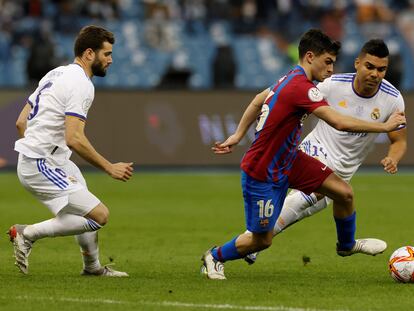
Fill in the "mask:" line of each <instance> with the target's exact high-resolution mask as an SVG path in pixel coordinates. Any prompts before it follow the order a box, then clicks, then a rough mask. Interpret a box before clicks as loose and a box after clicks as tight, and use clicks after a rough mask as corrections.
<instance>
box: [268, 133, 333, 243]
mask: <svg viewBox="0 0 414 311" xmlns="http://www.w3.org/2000/svg"><path fill="white" fill-rule="evenodd" d="M299 149H300V150H301V151H302V152H304V153H306V154H307V155H309V156H311V157H312V158H314V159H316V160H318V161H320V162H321V163H322V164H324V165H327V166H329V167H330V168H333V163H332V162H331V161H330V158H329V154H328V152H327V149H326V148H325V146H324V145H323V144H322V143H321V141H320V140H318V139H316V138H315V137H314V136H313V133H312V132H311V133H310V134H308V136H306V137H305V138H304V140H303V141H302V143H301V144H300V145H299ZM294 165H295V163H294ZM323 198H324V196H323V195H321V194H319V193H311V194H309V195H308V194H306V193H304V192H302V191H299V190H292V191H291V192H290V193H289V194H288V196H287V197H286V200H285V202H284V204H283V208H282V211H281V213H280V216H279V218H278V220H277V222H276V225H275V228H274V234H275V235H276V234H278V233H280V232H281V231H282V230H284V229H285V228H287V227H289V226H290V225H292V224H294V223H296V222H298V221H300V220H301V219H303V218H305V217H309V216H311V215H314V214H316V213H317V212H319V211H321V210H322V209H324V208H325V207H326V206H327V205H328V204H327V201H325V200H323Z"/></svg>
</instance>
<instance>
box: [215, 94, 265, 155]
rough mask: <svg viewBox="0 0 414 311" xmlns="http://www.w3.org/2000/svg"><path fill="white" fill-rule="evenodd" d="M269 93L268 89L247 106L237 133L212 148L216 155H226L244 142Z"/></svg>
mask: <svg viewBox="0 0 414 311" xmlns="http://www.w3.org/2000/svg"><path fill="white" fill-rule="evenodd" d="M269 92H270V89H266V90H264V91H263V92H261V93H259V94H257V95H256V96H255V97H254V98H253V100H252V101H251V102H250V104H249V106H247V108H246V110H245V111H244V113H243V116H242V118H241V119H240V122H239V125H238V126H237V129H236V132H235V133H234V134H233V135H231V136H230V137H229V138H227V139H226V140H225V141H224V142H216V143H215V144H214V146H213V147H212V148H211V149H212V150H213V151H214V153H215V154H226V153H230V152H232V151H233V148H234V146H235V145H237V144H238V143H239V142H240V141H241V140H242V138H243V137H244V135H246V133H247V130H248V129H249V127H250V125H251V124H252V123H253V122H254V121H255V120H256V119H257V117H258V115H259V113H260V111H261V110H262V106H263V103H264V101H265V100H266V97H267V96H268V95H269Z"/></svg>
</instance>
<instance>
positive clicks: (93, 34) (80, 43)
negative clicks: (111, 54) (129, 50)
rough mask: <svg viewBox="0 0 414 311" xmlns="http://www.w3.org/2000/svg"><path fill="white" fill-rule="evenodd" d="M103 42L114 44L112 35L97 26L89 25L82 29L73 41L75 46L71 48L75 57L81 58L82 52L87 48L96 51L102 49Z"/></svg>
mask: <svg viewBox="0 0 414 311" xmlns="http://www.w3.org/2000/svg"><path fill="white" fill-rule="evenodd" d="M104 42H109V43H110V44H114V43H115V36H114V34H113V33H112V32H110V31H108V30H106V29H105V28H102V27H99V26H94V25H91V26H86V27H83V28H82V29H81V31H80V32H79V34H78V36H77V37H76V40H75V46H74V48H73V50H74V52H75V56H82V54H83V52H84V51H85V50H86V49H89V48H91V49H92V50H94V51H97V50H99V49H101V48H102V45H103V43H104Z"/></svg>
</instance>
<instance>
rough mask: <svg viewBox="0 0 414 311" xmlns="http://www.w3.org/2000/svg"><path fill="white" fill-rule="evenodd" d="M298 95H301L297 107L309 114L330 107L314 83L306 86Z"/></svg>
mask: <svg viewBox="0 0 414 311" xmlns="http://www.w3.org/2000/svg"><path fill="white" fill-rule="evenodd" d="M298 94H300V95H299V96H298V97H299V98H298V101H297V105H298V106H299V107H300V108H302V109H304V110H306V111H307V112H308V113H312V112H313V111H314V110H315V109H316V108H319V107H321V106H328V103H327V101H326V100H325V99H324V97H323V94H322V92H321V91H320V90H319V89H318V88H317V87H316V86H314V85H313V83H309V84H306V85H305V86H304V87H303V88H302V91H301V92H298Z"/></svg>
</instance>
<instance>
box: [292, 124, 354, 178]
mask: <svg viewBox="0 0 414 311" xmlns="http://www.w3.org/2000/svg"><path fill="white" fill-rule="evenodd" d="M299 149H300V150H302V151H303V152H305V153H306V154H308V155H310V156H311V157H314V158H315V159H317V160H319V161H320V162H322V163H323V164H325V165H328V167H329V168H330V169H331V170H333V171H334V172H335V173H336V175H338V176H339V177H341V178H342V179H343V180H345V181H346V182H349V181H350V180H351V178H352V176H354V174H355V172H356V171H357V170H358V168H359V165H352V166H347V167H344V165H342V164H341V163H340V162H339V161H337V160H336V159H332V157H331V156H330V154H329V150H327V149H326V147H325V146H324V145H323V144H322V142H320V141H319V140H318V139H316V138H315V137H314V136H313V135H312V132H311V133H309V134H308V135H307V136H306V137H305V138H304V139H303V141H302V142H301V144H300V145H299Z"/></svg>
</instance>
